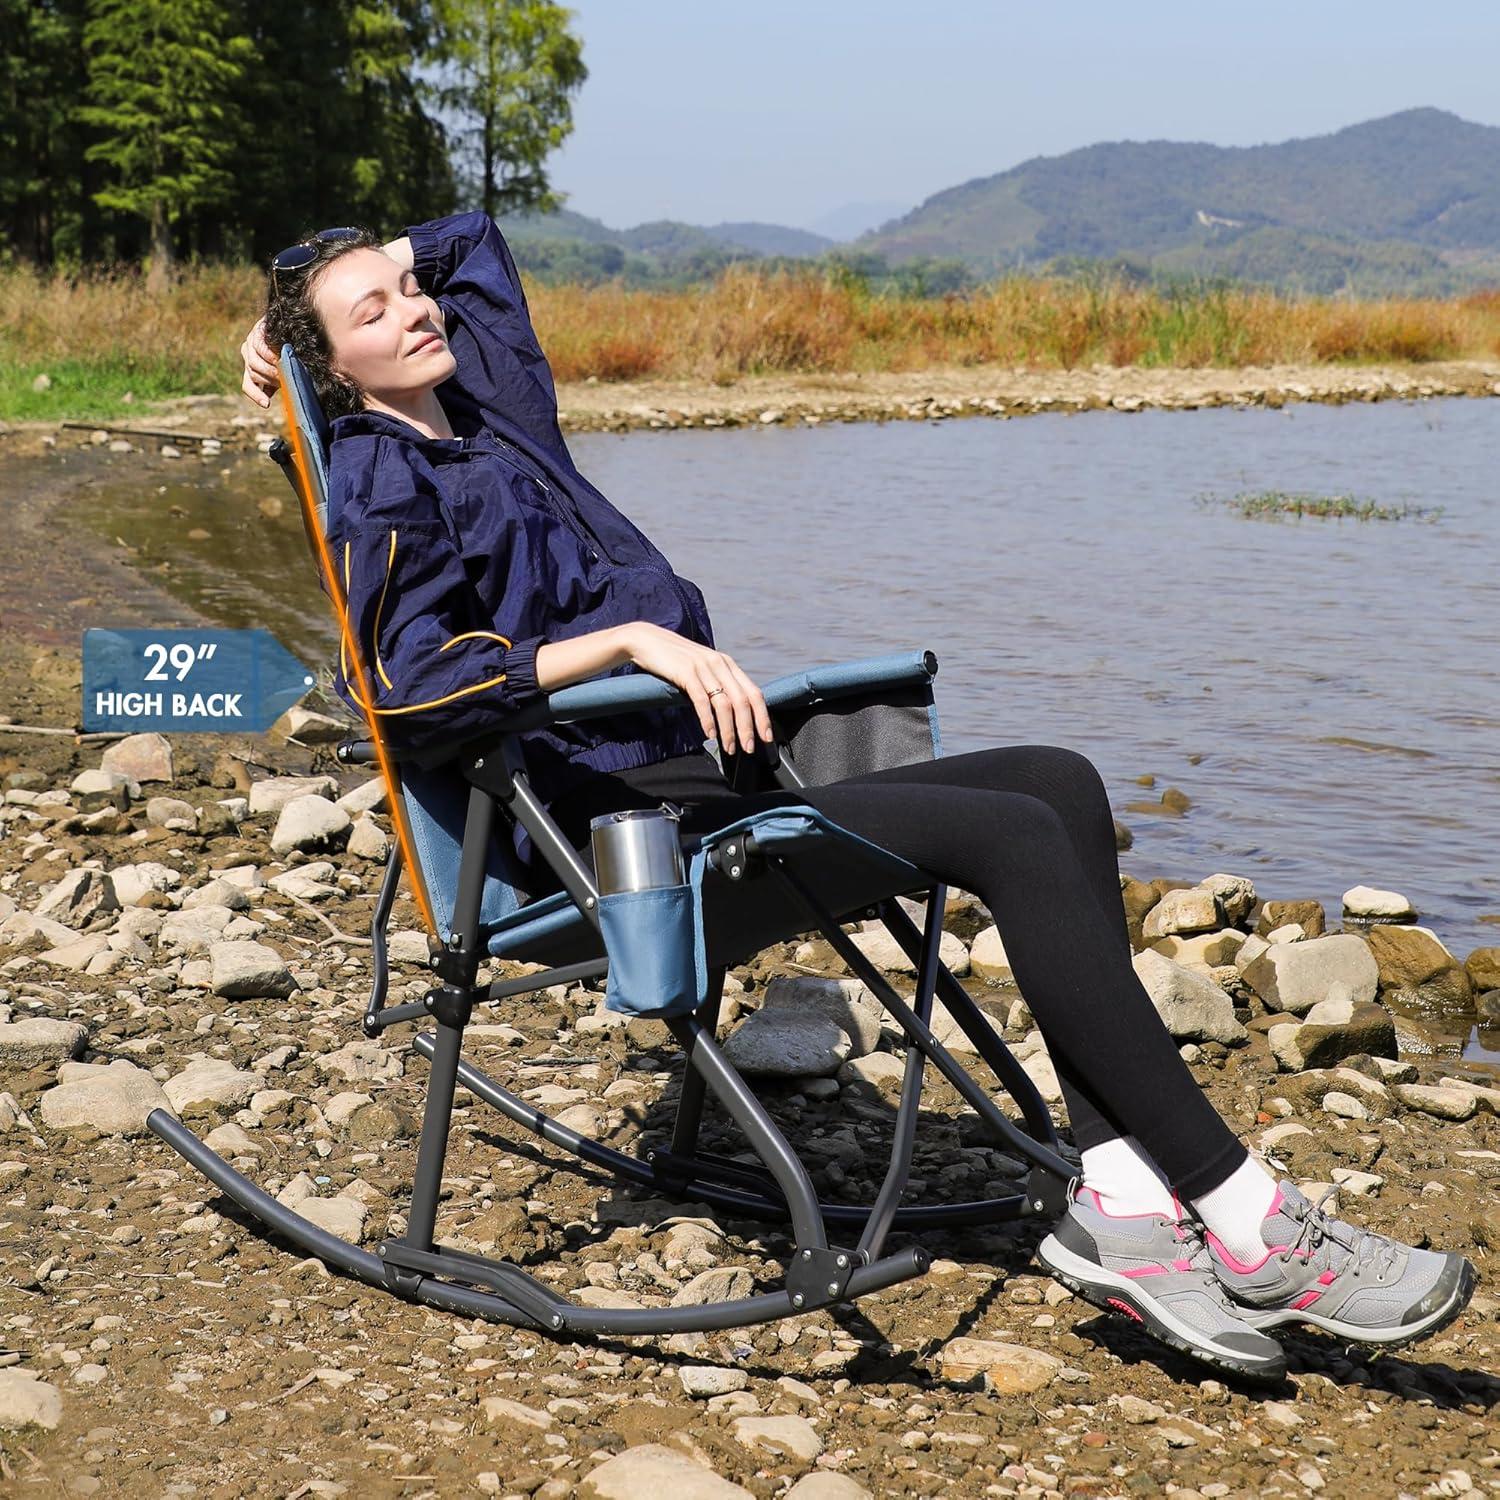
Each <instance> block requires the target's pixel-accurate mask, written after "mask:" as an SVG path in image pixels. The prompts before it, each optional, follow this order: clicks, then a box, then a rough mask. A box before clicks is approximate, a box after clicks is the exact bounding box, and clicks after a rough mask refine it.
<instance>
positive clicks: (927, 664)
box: [761, 651, 938, 713]
mask: <svg viewBox="0 0 1500 1500" xmlns="http://www.w3.org/2000/svg"><path fill="white" fill-rule="evenodd" d="M937 667H938V663H937V657H936V656H935V655H934V654H933V653H932V652H931V651H893V652H891V653H890V654H889V655H886V656H867V657H864V658H863V659H862V660H860V661H846V662H838V663H835V664H834V665H831V666H824V667H810V668H808V670H807V671H805V672H792V673H790V674H789V675H788V676H786V677H778V678H776V679H775V680H774V681H772V682H768V683H766V684H765V686H764V687H762V688H761V692H762V693H764V694H765V699H766V707H767V708H769V709H770V710H771V711H772V712H773V713H774V712H775V711H776V710H777V709H778V708H801V707H802V706H804V705H805V704H808V703H819V702H822V701H823V700H824V699H826V698H839V697H843V696H845V695H847V694H850V693H868V692H869V691H870V690H871V689H872V688H881V687H892V688H894V687H912V686H917V685H920V684H922V683H925V682H930V681H931V680H932V679H933V678H934V677H935V676H936V675H937Z"/></svg>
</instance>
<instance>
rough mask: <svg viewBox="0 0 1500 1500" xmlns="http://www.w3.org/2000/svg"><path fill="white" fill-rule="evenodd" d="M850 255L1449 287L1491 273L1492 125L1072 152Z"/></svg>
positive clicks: (1444, 119)
mask: <svg viewBox="0 0 1500 1500" xmlns="http://www.w3.org/2000/svg"><path fill="white" fill-rule="evenodd" d="M856 245H857V248H858V249H859V250H862V251H868V252H870V253H873V254H876V255H879V256H882V257H884V258H885V259H886V260H887V261H888V262H890V263H891V264H899V263H901V262H902V261H906V260H909V259H911V258H913V257H917V256H931V257H938V258H954V259H958V260H961V261H963V262H964V263H965V265H967V266H968V267H970V268H971V270H973V271H975V272H977V273H979V274H981V275H984V274H993V273H994V272H996V271H1001V270H1007V269H1012V268H1016V267H1030V268H1041V267H1044V266H1055V265H1057V264H1059V263H1063V264H1066V263H1068V262H1077V261H1080V260H1084V261H1125V262H1127V263H1130V264H1134V265H1137V266H1139V267H1141V268H1142V269H1145V270H1148V271H1152V272H1158V273H1160V272H1187V273H1197V274H1210V275H1223V276H1228V277H1232V278H1234V279H1238V280H1248V281H1264V282H1271V283H1275V284H1277V285H1281V286H1287V287H1292V288H1298V287H1300V288H1302V289H1305V290H1316V291H1334V290H1341V289H1346V288H1347V289H1350V290H1355V291H1377V290H1378V291H1386V290H1403V289H1421V290H1454V289H1457V288H1459V287H1462V286H1466V285H1473V284H1475V283H1476V282H1480V281H1483V280H1485V279H1496V278H1497V276H1500V129H1497V128H1495V127H1493V126H1489V125H1474V124H1470V123H1469V122H1468V121H1466V120H1461V119H1459V118H1458V116H1456V115H1452V114H1448V113H1446V112H1445V111H1443V110H1438V109H1411V110H1405V111H1402V112H1401V113H1400V114H1394V115H1389V116H1386V117H1385V118H1383V119H1379V120H1370V121H1368V122H1366V123H1365V124H1362V125H1352V126H1350V127H1348V128H1347V129H1345V130H1340V131H1336V132H1335V133H1334V134H1332V135H1325V136H1317V137H1313V138H1309V139H1305V140H1293V141H1285V142H1282V143H1281V144H1279V145H1271V146H1249V147H1224V146H1208V145H1195V144H1184V143H1179V142H1173V141H1141V142H1134V141H1124V142H1115V143H1110V144H1104V145H1097V146H1087V147H1085V148H1083V149H1082V150H1079V151H1070V152H1068V153H1067V154H1066V155H1063V156H1053V157H1036V158H1034V159H1033V160H1031V161H1027V162H1023V163H1021V165H1020V166H1017V167H1013V168H1011V170H1010V171H1008V172H1001V173H998V174H997V175H995V176H993V177H982V178H976V179H975V180H974V181H972V182H966V183H964V184H962V185H961V186H959V187H953V188H949V189H947V190H946V191H944V192H941V193H937V194H935V195H934V196H933V197H931V198H929V199H927V201H926V202H925V203H922V204H919V205H918V206H917V207H916V208H914V209H913V210H912V211H911V212H910V213H909V214H907V215H906V216H905V217H903V218H900V219H897V220H895V221H893V222H891V223H889V224H885V225H883V226H882V227H881V228H880V229H879V230H877V231H875V232H874V233H872V234H868V235H865V236H864V237H863V238H862V239H860V240H858V241H857V242H856Z"/></svg>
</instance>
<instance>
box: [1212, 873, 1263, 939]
mask: <svg viewBox="0 0 1500 1500" xmlns="http://www.w3.org/2000/svg"><path fill="white" fill-rule="evenodd" d="M1198 884H1199V885H1201V886H1202V887H1203V888H1204V889H1205V890H1207V891H1212V892H1213V897H1214V900H1215V901H1217V902H1218V904H1219V910H1220V912H1221V913H1222V914H1223V917H1224V920H1225V921H1226V922H1227V923H1228V924H1229V925H1230V926H1231V927H1236V926H1238V925H1239V924H1240V923H1241V922H1243V921H1245V920H1246V919H1247V918H1248V917H1249V915H1250V913H1251V912H1252V911H1253V910H1254V909H1255V902H1256V900H1257V897H1256V894H1255V883H1254V882H1253V881H1252V880H1250V879H1249V877H1248V876H1245V875H1225V874H1223V873H1222V872H1220V873H1216V874H1213V875H1210V876H1209V877H1208V878H1207V879H1206V880H1200V881H1199V882H1198Z"/></svg>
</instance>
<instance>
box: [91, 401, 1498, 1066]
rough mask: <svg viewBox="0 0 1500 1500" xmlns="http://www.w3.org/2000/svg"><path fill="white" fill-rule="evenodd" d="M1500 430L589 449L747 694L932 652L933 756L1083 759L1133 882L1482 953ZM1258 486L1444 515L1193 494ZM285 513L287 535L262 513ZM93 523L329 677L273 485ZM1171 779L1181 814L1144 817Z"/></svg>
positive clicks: (715, 442) (1322, 430) (1479, 408)
mask: <svg viewBox="0 0 1500 1500" xmlns="http://www.w3.org/2000/svg"><path fill="white" fill-rule="evenodd" d="M1494 423H1495V405H1494V403H1491V402H1487V401H1467V400H1441V401H1431V402H1421V403H1406V404H1403V403H1396V402H1383V403H1380V404H1376V405H1348V406H1341V407H1333V406H1315V405H1305V406H1291V407H1286V408H1284V409H1282V410H1279V411H1277V410H1268V409H1252V410H1234V409H1227V408H1223V409H1216V410H1207V411H1196V412H1145V413H1137V414H1128V415H1127V414H1123V413H1115V412H1108V411H1101V412H1088V413H1083V414H1079V415H1056V416H1051V415H1049V416H1035V417H1027V418H1025V419H1022V420H1014V421H995V420H979V419H976V420H968V421H957V422H944V423H916V422H893V423H889V424H884V425H829V426H824V427H812V428H808V427H800V428H782V427H771V428H765V429H757V430H739V431H728V432H725V431H715V432H703V431H680V432H662V433H653V432H638V433H630V434H625V435H605V434H585V435H580V436H578V437H576V438H575V439H574V440H573V444H572V446H573V449H574V452H575V454H576V455H577V457H578V460H579V463H580V466H581V467H582V468H583V470H584V471H585V472H586V473H587V474H589V476H590V477H591V478H592V479H594V481H595V482H596V483H597V484H599V485H600V487H601V488H602V489H603V490H604V491H605V493H606V494H608V495H609V496H610V497H611V498H612V499H613V500H614V502H615V503H616V504H617V505H618V506H619V507H620V508H621V509H622V510H624V511H625V512H626V513H627V514H628V515H629V516H630V517H631V519H632V520H634V521H635V522H636V523H637V524H638V525H639V526H641V527H642V529H643V530H645V531H646V532H647V533H648V534H649V535H650V536H651V537H652V539H653V540H654V541H656V543H657V544H658V545H659V546H660V547H661V548H662V549H663V551H665V552H666V554H667V555H668V556H669V557H670V558H671V560H672V563H673V565H674V566H675V567H676V569H677V570H678V572H680V573H682V574H684V575H686V576H687V577H689V578H692V579H693V580H694V581H695V582H697V583H698V584H699V585H700V586H701V587H702V588H703V590H704V593H705V594H706V596H707V599H708V603H709V607H710V610H711V611H712V615H713V620H714V626H715V632H716V636H717V640H718V644H719V645H720V647H721V648H722V649H724V650H727V651H729V652H730V653H731V654H733V655H734V656H735V658H736V659H737V660H738V661H739V662H740V664H741V666H742V667H744V668H745V670H746V671H747V672H748V673H749V674H750V675H751V676H752V677H754V678H756V679H757V680H759V681H762V682H764V681H766V680H769V679H770V678H772V677H775V676H778V675H780V674H781V673H783V672H788V671H792V670H794V669H796V668H798V667H801V666H805V665H808V664H812V663H817V662H834V661H845V660H851V659H854V658H858V657H864V656H872V655H877V654H881V653H883V652H887V651H896V650H903V649H907V648H930V649H931V650H933V651H934V652H935V653H936V655H937V657H938V662H939V672H938V677H937V680H936V692H937V699H938V708H939V714H940V718H941V723H942V731H943V739H944V750H945V752H947V753H954V752H961V751H964V750H972V749H978V748H981V747H983V746H986V745H995V744H1020V743H1049V744H1058V745H1068V746H1072V747H1073V748H1075V749H1077V750H1080V751H1082V752H1083V753H1084V754H1086V755H1088V756H1089V757H1090V759H1091V760H1093V761H1094V763H1095V764H1096V765H1097V766H1098V767H1099V769H1100V771H1101V773H1102V774H1103V776H1104V779H1105V783H1106V785H1107V786H1108V788H1109V790H1110V793H1111V799H1112V801H1113V803H1114V806H1115V808H1116V812H1117V814H1118V815H1119V816H1120V818H1121V820H1122V821H1123V822H1124V823H1126V824H1127V826H1129V827H1130V828H1131V830H1132V832H1133V833H1134V836H1135V845H1134V847H1133V848H1132V849H1131V850H1130V851H1129V852H1128V853H1126V854H1124V855H1122V857H1121V863H1122V867H1123V868H1125V869H1126V870H1128V871H1130V872H1131V873H1132V874H1137V875H1139V876H1141V877H1143V878H1150V877H1153V876H1157V875H1165V876H1169V877H1172V878H1177V879H1185V880H1197V879H1199V878H1201V877H1203V876H1205V875H1208V874H1210V873H1211V872H1213V871H1217V870H1226V871H1231V872H1234V873H1238V874H1243V875H1247V876H1250V877H1251V878H1252V879H1253V880H1254V881H1255V883H1256V886H1257V888H1258V890H1259V891H1260V893H1261V894H1262V895H1263V896H1272V897H1316V898H1318V899H1320V900H1322V901H1323V902H1324V903H1325V904H1326V905H1327V907H1328V909H1329V915H1330V925H1331V927H1332V928H1333V929H1335V930H1336V928H1337V926H1338V921H1339V915H1338V914H1339V911H1340V906H1341V897H1342V893H1343V892H1344V891H1345V890H1346V889H1348V888H1349V887H1350V886H1353V885H1357V884H1368V885H1374V886H1380V887H1385V888H1391V889H1395V890H1398V891H1400V892H1402V893H1403V894H1404V895H1406V896H1407V897H1408V898H1409V899H1410V900H1411V901H1412V903H1413V905H1414V906H1415V907H1416V909H1417V911H1418V912H1419V914H1420V917H1419V920H1420V921H1422V923H1423V924H1424V925H1427V926H1430V927H1431V928H1432V929H1433V930H1434V931H1435V932H1436V933H1437V934H1438V935H1439V936H1440V937H1441V938H1443V940H1444V941H1445V942H1447V943H1448V945H1449V946H1450V947H1451V948H1452V949H1453V950H1454V951H1455V952H1456V953H1457V954H1458V955H1459V956H1460V958H1462V957H1463V956H1465V955H1466V954H1467V953H1468V952H1469V951H1470V950H1471V949H1473V948H1474V947H1477V946H1480V945H1481V944H1491V943H1500V925H1497V924H1500V737H1497V733H1496V731H1497V730H1500V691H1497V690H1500V651H1497V648H1496V642H1495V625H1496V621H1497V618H1500V608H1497V606H1500V578H1497V569H1496V559H1497V557H1500V506H1497V504H1496V500H1495V494H1494V474H1495V467H1496V466H1495V455H1496V441H1495V427H1494ZM185 477H186V476H185ZM1266 489H1284V490H1305V491H1315V492H1318V493H1322V494H1338V493H1345V492H1352V493H1354V494H1355V495H1357V496H1358V497H1359V498H1361V499H1370V500H1375V501H1378V502H1381V503H1384V504H1400V503H1403V502H1405V503H1410V504H1416V505H1421V506H1428V507H1434V506H1437V507H1441V508H1442V513H1441V515H1440V516H1438V517H1437V519H1435V520H1431V521H1426V520H1418V519H1404V520H1398V521H1358V520H1353V519H1348V518H1345V519H1313V518H1303V519H1298V520H1280V521H1272V520H1258V519H1248V518H1245V517H1243V516H1240V515H1238V514H1235V513H1234V512H1233V511H1232V510H1231V509H1230V508H1228V507H1226V506H1224V505H1222V504H1217V503H1205V502H1204V499H1203V497H1218V498H1220V499H1222V498H1227V497H1231V496H1233V495H1235V494H1237V493H1240V492H1245V491H1258V490H1266ZM283 493H286V495H287V500H288V504H287V506H286V508H285V510H284V512H283V513H282V515H281V516H280V518H279V519H275V520H267V519H266V518H264V517H263V516H262V515H261V514H260V513H259V512H258V511H257V509H256V503H257V501H259V500H261V499H263V498H267V499H270V500H271V503H272V506H273V507H274V503H275V500H276V499H277V498H279V497H280V496H281V495H282V494H283ZM173 506H175V507H176V510H175V512H174V511H172V510H171V507H173ZM90 524H91V526H94V527H96V528H97V529H100V530H101V531H102V532H103V533H104V534H107V535H123V536H127V537H130V538H131V539H132V540H138V539H139V540H142V541H143V542H144V543H145V545H146V548H147V555H148V556H149V555H150V554H151V547H152V542H151V538H152V537H153V536H155V537H156V538H157V542H156V552H157V553H158V554H159V555H161V556H163V557H170V558H172V559H174V560H175V561H174V566H173V568H172V570H171V572H170V575H169V576H167V575H164V576H163V579H162V581H166V582H167V583H168V586H169V587H172V588H174V589H178V590H186V591H187V593H188V594H190V595H191V596H192V602H193V603H194V604H195V605H196V606H197V607H198V608H200V609H202V610H203V611H204V612H205V613H206V614H208V615H209V616H211V617H212V618H214V619H216V620H218V621H220V622H222V623H224V624H231V625H251V624H258V625H269V626H271V628H273V629H274V630H276V632H277V633H278V634H279V635H280V636H281V638H282V640H283V641H284V642H285V643H286V644H287V645H288V647H289V648H290V649H292V650H293V651H294V652H297V653H298V654H299V655H300V656H301V658H302V659H303V660H304V661H306V662H308V664H309V665H312V664H313V663H314V661H315V660H317V659H319V656H320V654H321V658H322V659H324V660H326V659H327V656H328V653H329V650H330V648H331V646H332V645H333V643H334V641H335V634H334V629H333V625H332V622H331V619H330V617H329V615H328V608H327V602H326V600H325V599H324V597H323V595H322V594H321V593H320V592H319V590H318V588H317V585H316V583H315V581H314V579H313V576H312V571H311V566H310V564H309V563H307V555H306V551H305V547H304V544H303V542H302V537H301V525H300V522H299V520H298V518H297V514H296V511H295V509H294V507H293V506H292V505H291V503H290V493H289V492H287V491H285V484H284V481H283V480H282V479H281V477H280V474H279V473H278V472H277V471H276V470H275V469H274V466H273V465H271V464H270V463H269V462H265V461H261V462H259V463H247V464H245V465H243V466H241V467H240V468H239V469H237V470H236V471H235V474H234V477H233V478H232V479H231V480H230V481H229V482H228V483H227V485H226V484H225V483H224V482H222V481H221V482H216V483H212V484H210V483H204V482H189V483H184V484H183V485H181V486H169V487H168V489H167V491H166V492H165V493H163V494H154V495H141V494H140V493H139V491H134V492H132V491H129V490H127V489H126V488H124V487H121V488H120V489H119V490H107V491H105V492H102V493H100V495H99V496H98V506H97V514H96V515H95V516H91V518H90ZM191 528H198V529H199V530H201V531H204V532H206V533H207V536H206V537H200V538H199V539H197V540H196V541H185V540H184V537H185V535H186V534H187V533H188V532H189V530H190V529H191ZM169 535H170V541H169V540H168V536H169ZM1142 776H1153V777H1155V778H1156V784H1155V786H1154V787H1151V788H1149V789H1148V788H1146V787H1143V786H1141V785H1139V784H1137V778H1139V777H1142ZM1168 786H1171V787H1176V788H1178V789H1180V790H1181V791H1183V792H1185V793H1186V794H1187V796H1188V797H1189V799H1190V800H1191V803H1192V806H1191V808H1190V810H1188V811H1187V812H1186V813H1185V814H1182V815H1173V814H1171V813H1169V812H1167V811H1165V810H1164V809H1161V808H1160V807H1158V808H1157V810H1155V811H1146V810H1142V808H1141V806H1140V804H1143V803H1147V804H1149V803H1155V802H1156V801H1157V799H1158V798H1159V796H1160V793H1161V791H1162V790H1163V789H1164V788H1166V787H1168ZM1131 804H1136V806H1134V807H1132V806H1131ZM1483 1040H1484V1041H1485V1042H1486V1043H1489V1042H1490V1041H1491V1038H1490V1037H1485V1038H1484V1039H1483ZM1476 1049H1477V1050H1480V1051H1488V1050H1489V1048H1488V1047H1487V1046H1486V1047H1484V1048H1478V1043H1477V1041H1476V1042H1475V1044H1473V1045H1472V1046H1471V1053H1473V1052H1475V1051H1476Z"/></svg>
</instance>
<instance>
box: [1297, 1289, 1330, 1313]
mask: <svg viewBox="0 0 1500 1500" xmlns="http://www.w3.org/2000/svg"><path fill="white" fill-rule="evenodd" d="M1322 1295H1323V1294H1322V1292H1303V1294H1302V1295H1301V1296H1300V1297H1298V1298H1297V1300H1296V1301H1295V1302H1294V1303H1292V1306H1293V1308H1294V1309H1295V1310H1296V1311H1297V1312H1301V1311H1302V1309H1303V1308H1304V1307H1311V1306H1312V1304H1313V1303H1314V1302H1316V1301H1317V1300H1318V1298H1319V1297H1321V1296H1322Z"/></svg>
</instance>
